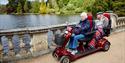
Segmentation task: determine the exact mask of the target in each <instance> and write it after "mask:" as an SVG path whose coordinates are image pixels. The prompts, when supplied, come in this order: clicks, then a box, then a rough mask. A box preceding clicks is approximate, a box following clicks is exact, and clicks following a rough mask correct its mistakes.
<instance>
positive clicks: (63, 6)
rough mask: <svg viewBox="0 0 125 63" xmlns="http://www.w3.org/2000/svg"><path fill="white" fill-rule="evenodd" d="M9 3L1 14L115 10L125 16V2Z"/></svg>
mask: <svg viewBox="0 0 125 63" xmlns="http://www.w3.org/2000/svg"><path fill="white" fill-rule="evenodd" d="M8 1H9V3H8V4H7V5H6V6H2V7H1V6H0V13H6V12H7V13H28V12H30V13H42V14H45V13H54V14H76V13H81V12H83V11H87V12H92V13H93V14H96V13H97V12H100V11H102V12H103V11H108V10H113V11H114V12H115V13H117V14H119V15H125V0H48V2H47V5H46V3H44V2H43V1H44V0H42V2H39V0H35V1H32V2H30V4H29V3H28V0H8ZM1 9H3V10H1Z"/></svg>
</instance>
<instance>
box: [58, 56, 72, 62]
mask: <svg viewBox="0 0 125 63" xmlns="http://www.w3.org/2000/svg"><path fill="white" fill-rule="evenodd" d="M60 63H71V61H70V59H69V57H68V56H62V57H61V59H60Z"/></svg>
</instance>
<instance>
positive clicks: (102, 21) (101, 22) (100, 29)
mask: <svg viewBox="0 0 125 63" xmlns="http://www.w3.org/2000/svg"><path fill="white" fill-rule="evenodd" d="M97 19H98V20H96V24H95V29H96V32H95V34H94V37H93V39H92V40H91V41H90V43H89V44H88V45H89V46H90V49H93V48H95V46H96V42H97V41H98V40H99V39H101V38H102V37H103V36H104V35H105V32H104V28H106V27H107V26H108V24H109V19H108V18H107V17H105V16H103V13H97Z"/></svg>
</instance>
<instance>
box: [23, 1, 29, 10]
mask: <svg viewBox="0 0 125 63" xmlns="http://www.w3.org/2000/svg"><path fill="white" fill-rule="evenodd" d="M24 11H25V12H29V7H28V2H27V1H25V4H24Z"/></svg>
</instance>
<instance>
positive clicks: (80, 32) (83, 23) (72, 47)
mask: <svg viewBox="0 0 125 63" xmlns="http://www.w3.org/2000/svg"><path fill="white" fill-rule="evenodd" d="M80 16H81V20H80V22H79V24H78V25H77V26H76V27H78V28H79V27H80V28H79V29H77V30H76V32H77V34H74V36H73V40H71V41H70V44H69V50H68V51H70V52H71V54H73V55H75V54H76V53H77V52H78V51H77V45H78V40H79V39H84V38H85V34H86V33H87V32H90V24H89V21H88V19H87V13H86V12H83V13H81V15H80Z"/></svg>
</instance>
